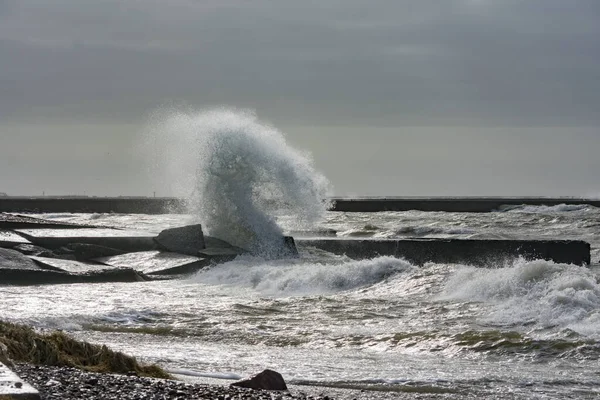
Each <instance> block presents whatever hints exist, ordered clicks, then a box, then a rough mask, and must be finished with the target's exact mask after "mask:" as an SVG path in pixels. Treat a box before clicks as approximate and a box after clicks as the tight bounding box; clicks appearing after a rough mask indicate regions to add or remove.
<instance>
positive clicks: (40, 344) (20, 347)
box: [0, 321, 171, 378]
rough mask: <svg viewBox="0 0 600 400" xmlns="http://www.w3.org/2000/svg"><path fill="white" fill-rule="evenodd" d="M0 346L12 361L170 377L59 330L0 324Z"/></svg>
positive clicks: (151, 367) (134, 360)
mask: <svg viewBox="0 0 600 400" xmlns="http://www.w3.org/2000/svg"><path fill="white" fill-rule="evenodd" d="M0 347H3V348H5V351H6V356H7V358H9V359H10V360H12V361H13V362H17V363H18V362H23V363H31V364H38V365H51V366H59V367H74V368H79V369H82V370H85V371H90V372H103V373H119V374H131V373H135V374H136V375H138V376H147V377H154V378H171V376H170V375H169V374H168V373H167V372H165V371H164V370H163V369H162V368H160V367H159V366H157V365H143V364H140V363H139V362H138V361H137V360H136V359H135V358H134V357H131V356H128V355H125V354H123V353H121V352H117V351H113V350H111V349H109V348H108V347H107V346H105V345H96V344H91V343H88V342H85V341H80V340H76V339H73V338H72V337H70V336H69V335H67V334H66V333H64V332H62V331H54V332H49V333H45V332H37V331H36V330H34V329H33V328H31V327H29V326H26V325H21V324H14V323H9V322H3V321H0Z"/></svg>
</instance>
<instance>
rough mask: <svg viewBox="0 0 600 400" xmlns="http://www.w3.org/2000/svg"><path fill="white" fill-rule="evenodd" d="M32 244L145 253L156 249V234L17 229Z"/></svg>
mask: <svg viewBox="0 0 600 400" xmlns="http://www.w3.org/2000/svg"><path fill="white" fill-rule="evenodd" d="M16 232H18V233H19V234H20V235H23V236H24V237H25V238H26V239H27V240H29V241H30V242H31V243H33V244H36V245H38V246H42V247H46V248H49V249H56V248H59V247H61V246H66V245H67V244H69V243H88V244H95V245H99V246H105V247H113V248H116V249H120V250H125V251H145V250H152V249H154V248H155V244H154V241H153V240H152V239H153V237H154V234H151V233H147V232H140V231H128V230H119V229H110V228H82V229H17V230H16Z"/></svg>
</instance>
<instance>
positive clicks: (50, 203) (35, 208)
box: [0, 196, 187, 214]
mask: <svg viewBox="0 0 600 400" xmlns="http://www.w3.org/2000/svg"><path fill="white" fill-rule="evenodd" d="M185 205H186V201H185V200H183V199H176V198H173V197H156V198H150V197H86V196H81V197H48V196H46V197H12V196H11V197H0V211H5V212H72V213H90V212H95V213H110V212H114V213H123V214H135V213H139V214H165V213H176V212H177V213H185V212H187V210H186V207H185Z"/></svg>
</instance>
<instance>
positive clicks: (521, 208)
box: [498, 204, 596, 214]
mask: <svg viewBox="0 0 600 400" xmlns="http://www.w3.org/2000/svg"><path fill="white" fill-rule="evenodd" d="M595 208H596V207H594V206H591V205H589V204H557V205H555V206H530V205H525V204H521V205H503V206H500V207H499V208H498V211H500V212H519V213H526V214H551V213H560V212H571V211H583V210H588V209H595Z"/></svg>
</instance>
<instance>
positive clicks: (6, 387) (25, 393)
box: [0, 363, 40, 400]
mask: <svg viewBox="0 0 600 400" xmlns="http://www.w3.org/2000/svg"><path fill="white" fill-rule="evenodd" d="M0 399H9V400H39V399H40V393H39V392H38V391H37V390H36V389H35V388H34V387H33V386H31V385H30V384H28V383H27V382H25V381H23V380H22V379H21V378H19V377H18V376H17V375H16V374H15V373H14V372H13V371H11V370H10V369H9V368H8V367H7V366H6V365H4V364H2V363H0Z"/></svg>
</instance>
